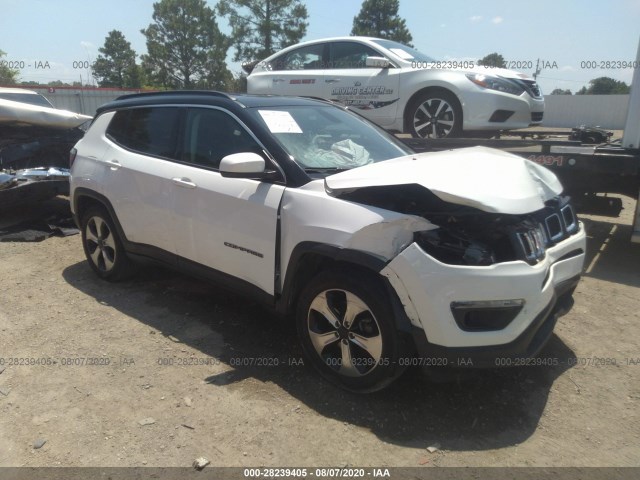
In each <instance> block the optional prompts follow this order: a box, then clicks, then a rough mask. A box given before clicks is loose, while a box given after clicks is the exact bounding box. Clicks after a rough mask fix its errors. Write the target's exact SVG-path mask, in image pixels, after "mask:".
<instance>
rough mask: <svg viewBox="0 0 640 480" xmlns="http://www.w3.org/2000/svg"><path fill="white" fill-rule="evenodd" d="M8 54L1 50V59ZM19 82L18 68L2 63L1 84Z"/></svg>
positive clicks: (0, 70) (0, 67)
mask: <svg viewBox="0 0 640 480" xmlns="http://www.w3.org/2000/svg"><path fill="white" fill-rule="evenodd" d="M5 55H6V53H5V52H3V51H2V50H0V59H2V57H4V56H5ZM17 82H18V70H15V69H13V68H9V66H8V65H5V64H2V63H0V85H15V84H16V83H17Z"/></svg>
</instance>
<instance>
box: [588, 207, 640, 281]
mask: <svg viewBox="0 0 640 480" xmlns="http://www.w3.org/2000/svg"><path fill="white" fill-rule="evenodd" d="M581 220H582V221H583V222H584V224H585V228H586V230H587V258H586V260H585V276H587V277H593V278H597V279H599V280H606V281H609V282H614V283H623V284H626V285H629V286H631V287H640V273H638V265H639V264H640V244H639V243H632V242H631V233H632V227H631V225H629V224H624V223H618V222H616V221H615V220H614V221H611V220H610V221H601V220H594V219H588V218H581Z"/></svg>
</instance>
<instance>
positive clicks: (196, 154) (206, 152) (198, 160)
mask: <svg viewBox="0 0 640 480" xmlns="http://www.w3.org/2000/svg"><path fill="white" fill-rule="evenodd" d="M241 152H253V153H257V154H262V148H261V147H260V145H259V144H258V143H257V142H256V141H255V140H254V138H253V137H252V136H251V135H250V134H249V133H248V132H247V131H246V130H245V129H244V127H242V125H240V124H239V123H238V122H237V121H236V120H235V119H234V118H233V117H231V116H230V115H229V114H227V113H225V112H223V111H221V110H215V109H210V108H191V109H189V110H187V119H186V133H185V136H184V144H183V146H182V155H181V160H182V161H183V162H186V163H191V164H195V165H201V166H203V167H208V168H215V169H217V168H219V166H220V160H222V159H223V158H224V157H226V156H227V155H231V154H232V153H241Z"/></svg>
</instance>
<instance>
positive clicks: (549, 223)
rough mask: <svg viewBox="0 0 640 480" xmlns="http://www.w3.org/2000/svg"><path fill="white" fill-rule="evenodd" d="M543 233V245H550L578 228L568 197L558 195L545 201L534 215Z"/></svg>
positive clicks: (568, 235)
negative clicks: (541, 208) (542, 207)
mask: <svg viewBox="0 0 640 480" xmlns="http://www.w3.org/2000/svg"><path fill="white" fill-rule="evenodd" d="M536 218H537V220H538V221H539V222H540V225H541V226H542V228H543V230H544V233H545V237H546V239H545V245H546V247H551V246H553V245H555V244H556V243H558V242H561V241H562V240H564V239H565V238H568V237H570V236H571V235H573V234H574V233H576V232H577V231H578V229H579V225H578V219H577V217H576V214H575V212H574V211H573V207H572V206H571V204H570V203H569V197H560V198H559V199H554V200H551V201H549V202H547V206H546V207H545V208H544V209H543V210H541V211H540V212H539V214H538V215H536Z"/></svg>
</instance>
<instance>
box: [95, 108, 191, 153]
mask: <svg viewBox="0 0 640 480" xmlns="http://www.w3.org/2000/svg"><path fill="white" fill-rule="evenodd" d="M179 113H180V112H179V110H178V108H172V107H153V108H132V109H129V110H120V111H118V112H116V114H115V115H114V117H113V119H112V120H111V123H110V124H109V128H107V132H106V133H107V135H109V136H110V137H111V138H112V139H113V140H114V141H115V142H116V143H119V144H120V145H122V146H123V147H126V148H129V149H131V150H135V151H137V152H140V153H145V154H149V155H154V156H157V157H165V158H175V156H176V150H177V148H176V147H177V138H178V120H179Z"/></svg>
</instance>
